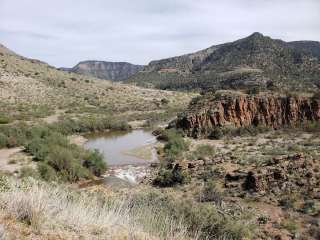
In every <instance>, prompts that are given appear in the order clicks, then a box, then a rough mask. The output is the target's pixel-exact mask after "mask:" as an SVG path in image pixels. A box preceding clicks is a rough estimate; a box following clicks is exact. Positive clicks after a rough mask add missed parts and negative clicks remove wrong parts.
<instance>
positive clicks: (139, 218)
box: [0, 177, 197, 239]
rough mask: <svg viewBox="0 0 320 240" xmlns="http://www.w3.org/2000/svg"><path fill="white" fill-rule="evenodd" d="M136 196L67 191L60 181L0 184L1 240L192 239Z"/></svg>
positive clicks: (179, 225)
mask: <svg viewBox="0 0 320 240" xmlns="http://www.w3.org/2000/svg"><path fill="white" fill-rule="evenodd" d="M162 208H163V206H162V205H161V204H160V205H159V204H158V205H157V204H155V203H153V204H152V203H151V202H150V200H146V199H143V198H141V197H137V196H131V197H127V198H125V197H123V198H119V197H115V196H112V195H110V194H109V195H107V194H106V193H105V192H103V191H102V190H101V191H95V192H89V191H79V190H72V189H70V188H68V187H65V186H63V185H55V184H48V183H43V182H37V181H35V180H34V179H27V180H24V181H17V180H13V179H9V178H6V177H3V178H1V183H0V222H1V223H2V224H3V227H4V229H3V236H4V237H5V239H197V237H196V236H190V233H188V232H187V227H186V226H184V225H183V224H182V223H181V222H182V220H181V219H174V218H173V217H172V216H170V215H168V214H167V211H163V209H162Z"/></svg>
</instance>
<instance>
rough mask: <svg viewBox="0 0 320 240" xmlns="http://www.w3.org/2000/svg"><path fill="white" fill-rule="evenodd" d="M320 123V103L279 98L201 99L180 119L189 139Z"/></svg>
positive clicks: (242, 96)
mask: <svg viewBox="0 0 320 240" xmlns="http://www.w3.org/2000/svg"><path fill="white" fill-rule="evenodd" d="M319 120H320V99H316V98H308V97H276V96H251V95H238V96H222V97H220V98H217V97H214V96H212V97H209V98H208V97H207V96H206V97H201V98H200V99H199V100H198V101H196V102H194V103H193V104H190V106H189V109H188V111H187V112H186V113H184V114H183V115H181V116H180V117H178V119H177V121H176V127H177V128H180V129H182V130H184V131H185V132H186V133H187V135H188V136H191V137H195V138H202V137H208V136H210V134H211V133H212V132H213V131H214V130H215V129H216V128H223V127H233V128H234V127H235V128H239V127H248V126H251V125H254V126H258V125H259V126H267V127H272V128H274V129H277V128H280V127H282V126H287V125H294V124H299V123H301V122H306V121H319Z"/></svg>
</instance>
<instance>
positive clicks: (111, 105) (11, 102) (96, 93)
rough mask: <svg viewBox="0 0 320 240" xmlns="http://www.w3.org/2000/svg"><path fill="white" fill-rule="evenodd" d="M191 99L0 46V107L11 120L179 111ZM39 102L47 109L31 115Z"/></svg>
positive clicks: (182, 94)
mask: <svg viewBox="0 0 320 240" xmlns="http://www.w3.org/2000/svg"><path fill="white" fill-rule="evenodd" d="M191 97H192V94H187V93H181V92H169V91H160V90H153V89H144V88H140V87H136V86H132V85H125V84H121V83H114V82H111V81H106V80H101V79H95V78H92V77H88V76H83V75H79V74H75V73H67V72H64V71H59V70H57V69H55V68H53V67H51V66H49V65H47V64H45V63H42V62H39V61H35V60H30V59H26V58H23V57H21V56H19V55H16V54H13V53H11V52H7V51H5V50H4V49H3V48H0V107H1V108H3V109H2V110H3V112H6V113H9V116H11V117H12V118H13V119H14V120H15V119H18V118H20V119H22V120H26V119H27V120H29V119H31V120H32V119H36V118H39V117H42V118H44V120H46V121H48V120H49V121H52V118H53V120H57V119H58V118H59V116H60V115H63V114H69V115H71V114H72V116H76V115H79V116H77V117H81V116H82V115H84V114H90V115H92V114H113V115H115V114H119V115H120V114H121V115H122V116H123V115H132V114H139V113H145V112H148V113H149V112H157V111H163V110H166V109H181V108H183V107H186V106H187V104H188V102H189V101H190V99H191ZM162 99H166V100H167V101H166V102H167V104H163V103H162V101H161V100H162ZM2 105H3V106H2ZM37 106H38V107H39V106H42V109H41V111H39V112H44V111H43V108H47V109H46V111H45V112H46V114H44V116H39V115H41V114H40V113H39V114H33V112H34V110H35V109H36V108H37ZM45 117H47V118H45ZM133 120H135V119H133ZM140 120H141V119H140Z"/></svg>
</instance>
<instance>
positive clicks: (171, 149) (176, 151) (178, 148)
mask: <svg viewBox="0 0 320 240" xmlns="http://www.w3.org/2000/svg"><path fill="white" fill-rule="evenodd" d="M167 138H168V141H167V143H166V144H165V146H164V152H165V158H166V160H167V161H169V162H173V161H175V160H176V159H177V158H179V157H180V156H181V155H182V153H183V152H184V151H187V150H188V147H189V146H188V143H187V142H186V141H185V140H184V138H183V137H182V135H181V134H179V133H178V132H177V131H175V130H170V131H168V133H167Z"/></svg>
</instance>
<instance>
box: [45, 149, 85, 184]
mask: <svg viewBox="0 0 320 240" xmlns="http://www.w3.org/2000/svg"><path fill="white" fill-rule="evenodd" d="M51 148H52V149H50V152H49V153H48V156H47V157H46V159H45V160H46V162H47V163H48V165H50V166H51V167H52V168H53V169H55V170H56V172H57V173H58V175H59V176H60V177H61V178H62V179H63V180H66V181H70V182H73V181H77V180H79V179H80V178H86V177H88V175H89V172H88V170H87V169H85V168H84V167H83V166H82V165H81V162H80V160H79V156H77V154H78V153H77V152H76V151H73V150H72V149H67V148H64V147H61V146H52V147H51Z"/></svg>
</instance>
